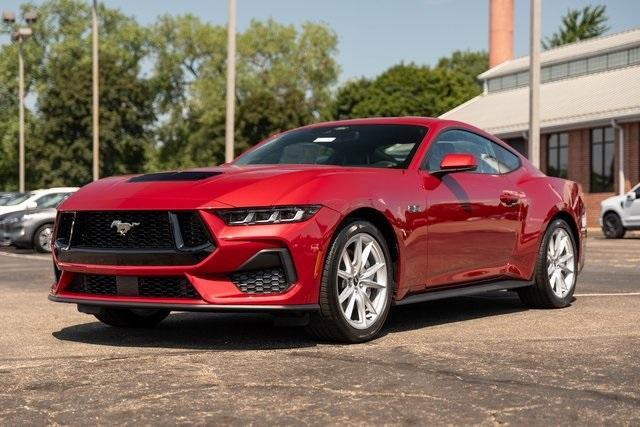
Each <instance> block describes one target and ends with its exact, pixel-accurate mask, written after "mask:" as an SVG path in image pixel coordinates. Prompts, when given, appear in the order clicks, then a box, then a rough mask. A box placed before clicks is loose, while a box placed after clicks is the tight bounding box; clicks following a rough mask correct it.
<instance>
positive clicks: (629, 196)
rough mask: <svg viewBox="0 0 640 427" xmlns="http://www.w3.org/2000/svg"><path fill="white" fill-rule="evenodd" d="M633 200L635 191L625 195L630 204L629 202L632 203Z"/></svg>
mask: <svg viewBox="0 0 640 427" xmlns="http://www.w3.org/2000/svg"><path fill="white" fill-rule="evenodd" d="M635 199H636V192H635V191H629V192H628V193H627V200H628V201H630V202H631V201H633V200H635Z"/></svg>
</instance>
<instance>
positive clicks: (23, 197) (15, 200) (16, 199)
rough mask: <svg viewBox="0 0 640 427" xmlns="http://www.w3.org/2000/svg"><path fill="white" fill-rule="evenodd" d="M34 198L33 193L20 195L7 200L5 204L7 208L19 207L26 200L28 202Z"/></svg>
mask: <svg viewBox="0 0 640 427" xmlns="http://www.w3.org/2000/svg"><path fill="white" fill-rule="evenodd" d="M31 196H33V194H32V193H22V194H18V195H16V196H15V197H13V198H11V199H9V200H7V202H6V203H5V206H15V205H19V204H20V203H22V202H24V201H25V200H27V199H28V198H29V197H31Z"/></svg>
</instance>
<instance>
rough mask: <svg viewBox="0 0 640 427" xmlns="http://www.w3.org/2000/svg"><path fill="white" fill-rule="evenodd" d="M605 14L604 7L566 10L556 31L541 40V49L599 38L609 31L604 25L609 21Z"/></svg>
mask: <svg viewBox="0 0 640 427" xmlns="http://www.w3.org/2000/svg"><path fill="white" fill-rule="evenodd" d="M606 12H607V7H606V6H605V5H599V6H595V7H591V6H585V7H584V8H583V9H582V10H579V9H570V10H568V11H567V13H566V15H564V16H563V17H562V24H561V25H560V28H559V29H558V31H556V32H555V33H553V34H552V35H551V37H547V39H546V40H543V41H542V47H543V48H544V49H551V48H554V47H558V46H562V45H565V44H567V43H574V42H577V41H579V40H585V39H590V38H592V37H598V36H601V35H602V34H604V33H606V32H607V31H608V30H609V27H608V26H607V25H606V22H607V20H608V19H609V18H608V17H607V15H606Z"/></svg>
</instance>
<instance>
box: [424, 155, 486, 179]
mask: <svg viewBox="0 0 640 427" xmlns="http://www.w3.org/2000/svg"><path fill="white" fill-rule="evenodd" d="M477 167H478V164H477V163H476V157H475V156H474V155H473V154H470V153H449V154H445V156H444V157H443V158H442V161H441V162H440V169H439V170H437V171H433V172H431V174H432V175H445V174H448V173H454V172H468V171H474V170H476V169H477Z"/></svg>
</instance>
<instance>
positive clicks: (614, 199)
mask: <svg viewBox="0 0 640 427" xmlns="http://www.w3.org/2000/svg"><path fill="white" fill-rule="evenodd" d="M626 198H627V195H626V194H623V195H621V196H611V197H608V198H606V199H604V200H603V201H601V202H600V205H601V206H620V204H621V203H624V201H625V200H626Z"/></svg>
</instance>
